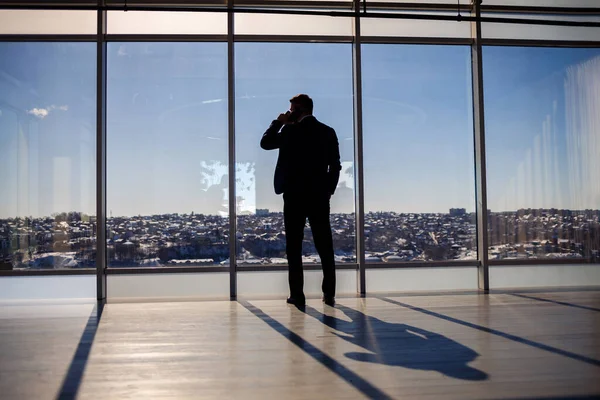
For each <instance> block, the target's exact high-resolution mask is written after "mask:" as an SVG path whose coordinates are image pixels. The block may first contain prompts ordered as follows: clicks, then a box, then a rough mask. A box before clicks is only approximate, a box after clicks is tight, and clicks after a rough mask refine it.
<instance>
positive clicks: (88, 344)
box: [56, 302, 104, 400]
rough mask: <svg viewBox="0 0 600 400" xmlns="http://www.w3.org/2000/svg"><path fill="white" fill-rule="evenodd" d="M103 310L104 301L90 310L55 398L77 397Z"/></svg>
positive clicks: (62, 399) (60, 399) (61, 399)
mask: <svg viewBox="0 0 600 400" xmlns="http://www.w3.org/2000/svg"><path fill="white" fill-rule="evenodd" d="M103 310H104V302H97V303H96V305H95V306H94V309H93V310H92V313H91V315H90V318H89V319H88V322H87V324H86V325H85V328H84V330H83V334H82V335H81V339H79V344H78V346H77V349H75V354H74V355H73V359H72V360H71V365H70V366H69V370H68V371H67V375H66V376H65V379H64V380H63V382H62V385H61V387H60V390H59V391H58V394H57V395H56V399H57V400H70V399H75V398H77V392H78V391H79V387H80V386H81V381H82V379H83V372H84V371H85V367H86V365H87V361H88V358H89V357H90V352H91V350H92V345H93V344H94V337H95V336H96V332H97V331H98V325H99V324H100V318H101V317H102V311H103Z"/></svg>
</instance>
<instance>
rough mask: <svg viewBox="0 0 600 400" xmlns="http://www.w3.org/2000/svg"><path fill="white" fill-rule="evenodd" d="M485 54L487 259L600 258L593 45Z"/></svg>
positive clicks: (599, 137) (599, 129)
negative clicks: (488, 213) (582, 47)
mask: <svg viewBox="0 0 600 400" xmlns="http://www.w3.org/2000/svg"><path fill="white" fill-rule="evenodd" d="M483 55H484V59H483V61H484V82H485V107H486V115H485V116H486V121H485V126H486V146H487V172H488V206H489V208H490V209H491V215H490V226H489V240H490V249H489V254H490V258H492V259H521V258H539V259H545V258H565V257H567V258H590V259H592V260H593V261H595V262H598V261H600V260H599V257H598V251H599V250H600V224H599V218H600V163H599V161H598V154H600V123H599V122H600V119H599V115H600V114H599V113H598V104H599V99H600V49H564V48H531V47H528V48H521V47H485V48H484V53H483Z"/></svg>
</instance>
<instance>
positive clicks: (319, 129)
mask: <svg viewBox="0 0 600 400" xmlns="http://www.w3.org/2000/svg"><path fill="white" fill-rule="evenodd" d="M312 112H313V101H312V99H311V98H310V97H309V96H308V95H306V94H299V95H297V96H295V97H293V98H292V99H290V110H289V111H288V112H286V113H283V114H279V116H278V117H277V119H276V120H274V121H273V122H272V123H271V126H269V128H268V129H267V131H266V132H265V133H264V135H263V136H262V139H261V141H260V147H262V148H263V149H265V150H274V149H279V157H278V159H277V166H276V168H275V179H274V186H275V193H276V194H281V193H283V218H284V225H285V236H286V253H287V259H288V269H289V274H288V280H289V285H290V297H289V298H288V299H287V302H288V303H290V304H295V305H296V306H304V304H305V301H306V300H305V297H304V289H303V287H304V272H303V269H302V240H303V239H304V226H305V224H306V219H307V218H308V221H309V223H310V228H311V230H312V233H313V238H314V241H315V247H316V249H317V252H318V253H319V257H320V258H321V264H322V266H323V284H322V287H321V288H322V290H323V301H324V302H325V304H327V305H329V306H332V307H333V306H334V305H335V259H334V253H333V240H332V234H331V225H330V223H329V209H330V206H329V200H330V198H331V195H333V193H334V192H335V188H336V186H337V183H338V180H339V178H340V170H341V169H342V166H341V163H340V149H339V143H338V139H337V135H336V134H335V131H334V130H333V129H332V128H331V127H329V126H327V125H325V124H323V123H321V122H319V121H318V120H317V119H316V118H315V117H314V116H313V115H312Z"/></svg>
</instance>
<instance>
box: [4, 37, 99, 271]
mask: <svg viewBox="0 0 600 400" xmlns="http://www.w3.org/2000/svg"><path fill="white" fill-rule="evenodd" d="M95 138H96V46H95V44H94V43H0V187H1V188H2V196H0V251H1V253H0V262H1V264H0V269H63V268H83V267H89V268H93V267H94V266H95V257H96V255H95V253H96V243H95V229H96V227H95V223H96V218H95V211H96V210H95V206H96V196H95V193H96V183H95V182H96V161H95V160H96V139H95Z"/></svg>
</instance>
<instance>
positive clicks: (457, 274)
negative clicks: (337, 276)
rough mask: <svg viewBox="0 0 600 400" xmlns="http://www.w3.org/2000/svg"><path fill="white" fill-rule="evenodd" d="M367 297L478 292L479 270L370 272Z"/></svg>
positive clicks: (404, 269)
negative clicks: (389, 293)
mask: <svg viewBox="0 0 600 400" xmlns="http://www.w3.org/2000/svg"><path fill="white" fill-rule="evenodd" d="M366 283H367V293H377V292H412V291H434V290H476V289H477V267H436V268H428V267H415V268H397V269H394V268H377V267H375V268H368V269H367V276H366Z"/></svg>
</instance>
